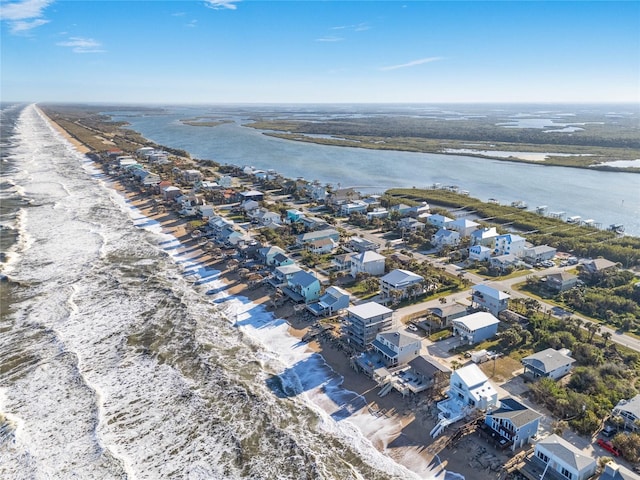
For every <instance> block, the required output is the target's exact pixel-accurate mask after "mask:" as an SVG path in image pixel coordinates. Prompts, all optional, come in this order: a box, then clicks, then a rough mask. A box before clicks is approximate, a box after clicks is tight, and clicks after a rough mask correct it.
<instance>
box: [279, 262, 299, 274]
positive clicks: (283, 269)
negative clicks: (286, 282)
mask: <svg viewBox="0 0 640 480" xmlns="http://www.w3.org/2000/svg"><path fill="white" fill-rule="evenodd" d="M276 270H277V271H278V272H280V273H281V274H282V275H291V274H292V273H296V272H299V271H300V270H302V268H300V267H299V266H298V265H296V264H295V263H292V264H290V265H282V266H280V267H276Z"/></svg>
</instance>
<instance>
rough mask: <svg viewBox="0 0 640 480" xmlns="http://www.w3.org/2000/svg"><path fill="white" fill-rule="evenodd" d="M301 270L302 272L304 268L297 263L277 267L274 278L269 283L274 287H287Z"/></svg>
mask: <svg viewBox="0 0 640 480" xmlns="http://www.w3.org/2000/svg"><path fill="white" fill-rule="evenodd" d="M300 270H302V268H300V267H299V266H298V265H296V264H295V263H292V264H290V265H282V266H280V267H276V268H275V270H274V271H273V276H272V277H271V278H270V279H269V283H270V284H271V285H272V286H274V287H285V286H287V283H288V282H289V279H290V278H291V276H292V275H293V274H294V273H298V272H299V271H300Z"/></svg>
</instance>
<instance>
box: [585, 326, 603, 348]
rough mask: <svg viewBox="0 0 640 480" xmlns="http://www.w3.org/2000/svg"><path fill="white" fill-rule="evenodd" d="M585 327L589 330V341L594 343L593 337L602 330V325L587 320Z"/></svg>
mask: <svg viewBox="0 0 640 480" xmlns="http://www.w3.org/2000/svg"><path fill="white" fill-rule="evenodd" d="M585 327H586V328H587V331H588V332H589V343H593V337H594V336H595V334H596V333H598V332H599V331H600V325H598V324H597V323H591V322H587V324H586V325H585Z"/></svg>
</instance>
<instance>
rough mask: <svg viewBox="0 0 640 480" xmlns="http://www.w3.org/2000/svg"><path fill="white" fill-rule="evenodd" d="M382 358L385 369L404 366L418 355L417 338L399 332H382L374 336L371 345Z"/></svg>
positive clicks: (418, 345)
mask: <svg viewBox="0 0 640 480" xmlns="http://www.w3.org/2000/svg"><path fill="white" fill-rule="evenodd" d="M371 345H372V346H373V348H374V349H375V350H377V351H378V353H379V354H380V355H381V356H382V358H383V359H384V363H385V365H386V366H387V367H395V366H398V365H404V364H406V363H409V362H410V361H411V360H413V359H414V358H416V357H417V356H418V355H420V348H421V346H422V343H421V342H420V339H419V338H416V337H410V336H409V335H405V334H404V333H400V332H383V333H379V334H378V335H376V338H375V340H374V341H373V343H372V344H371Z"/></svg>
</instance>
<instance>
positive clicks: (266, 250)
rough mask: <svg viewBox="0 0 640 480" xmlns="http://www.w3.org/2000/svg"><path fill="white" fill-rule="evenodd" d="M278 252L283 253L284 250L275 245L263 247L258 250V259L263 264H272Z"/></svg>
mask: <svg viewBox="0 0 640 480" xmlns="http://www.w3.org/2000/svg"><path fill="white" fill-rule="evenodd" d="M278 254H281V255H285V252H284V250H283V249H281V248H280V247H276V246H268V247H263V248H261V249H260V250H258V259H259V260H260V262H262V263H263V264H265V265H267V266H272V265H274V264H275V261H274V257H275V256H276V255H278Z"/></svg>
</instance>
